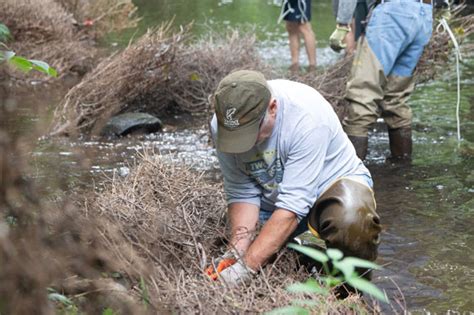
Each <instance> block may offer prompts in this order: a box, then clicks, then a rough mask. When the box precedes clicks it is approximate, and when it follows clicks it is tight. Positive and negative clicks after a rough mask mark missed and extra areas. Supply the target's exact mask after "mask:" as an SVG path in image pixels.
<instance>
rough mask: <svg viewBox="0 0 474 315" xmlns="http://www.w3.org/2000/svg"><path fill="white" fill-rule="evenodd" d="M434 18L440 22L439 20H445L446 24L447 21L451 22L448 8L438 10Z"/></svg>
mask: <svg viewBox="0 0 474 315" xmlns="http://www.w3.org/2000/svg"><path fill="white" fill-rule="evenodd" d="M436 16H437V21H438V22H440V21H441V19H445V20H446V22H448V23H449V21H450V20H451V17H452V15H451V10H450V8H449V7H447V8H442V9H439V10H438V12H437V13H436Z"/></svg>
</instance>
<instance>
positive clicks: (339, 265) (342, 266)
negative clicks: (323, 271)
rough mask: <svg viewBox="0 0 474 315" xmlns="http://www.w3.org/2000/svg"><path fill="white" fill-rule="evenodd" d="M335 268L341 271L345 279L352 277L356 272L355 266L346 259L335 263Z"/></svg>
mask: <svg viewBox="0 0 474 315" xmlns="http://www.w3.org/2000/svg"><path fill="white" fill-rule="evenodd" d="M333 266H334V268H336V269H337V270H339V271H341V272H342V273H343V274H344V277H345V278H348V277H351V276H352V274H353V273H354V270H355V267H354V265H352V264H350V263H349V262H347V261H346V259H343V260H341V261H335V262H333Z"/></svg>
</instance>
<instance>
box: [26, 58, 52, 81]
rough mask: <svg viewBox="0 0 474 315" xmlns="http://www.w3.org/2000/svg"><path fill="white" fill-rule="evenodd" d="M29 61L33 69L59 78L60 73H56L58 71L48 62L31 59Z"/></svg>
mask: <svg viewBox="0 0 474 315" xmlns="http://www.w3.org/2000/svg"><path fill="white" fill-rule="evenodd" d="M29 61H30V62H31V63H32V64H33V69H35V70H37V71H40V72H43V73H46V74H47V75H50V76H52V77H57V76H58V73H57V72H56V70H55V69H54V68H52V67H50V66H49V65H48V64H47V63H46V62H44V61H41V60H34V59H30V60H29Z"/></svg>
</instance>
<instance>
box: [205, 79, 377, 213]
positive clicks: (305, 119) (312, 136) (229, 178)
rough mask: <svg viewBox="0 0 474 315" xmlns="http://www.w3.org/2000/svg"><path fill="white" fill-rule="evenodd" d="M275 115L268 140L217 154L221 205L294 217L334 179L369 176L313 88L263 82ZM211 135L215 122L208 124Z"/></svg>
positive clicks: (328, 109) (295, 84)
mask: <svg viewBox="0 0 474 315" xmlns="http://www.w3.org/2000/svg"><path fill="white" fill-rule="evenodd" d="M268 84H269V86H270V88H271V90H272V96H273V97H275V98H276V100H277V104H278V112H277V117H276V121H275V126H274V128H273V131H272V134H271V136H270V137H269V138H268V139H266V140H265V141H264V142H263V143H260V144H256V145H255V146H254V147H253V148H252V149H250V150H249V151H247V152H244V153H239V154H229V153H223V152H219V151H217V157H218V159H219V163H220V167H221V170H222V173H223V176H224V188H225V192H226V197H227V203H228V204H231V203H234V202H246V203H250V204H254V205H256V206H258V207H259V208H261V209H264V210H267V211H273V210H274V209H276V208H282V209H286V210H289V211H291V212H294V213H295V214H296V215H297V216H298V218H299V219H301V218H303V217H305V216H306V215H308V213H309V210H310V209H311V207H312V205H313V204H314V202H315V201H316V199H317V198H318V196H319V195H320V194H321V192H323V191H324V189H325V188H326V187H327V186H328V185H329V184H330V183H332V182H333V181H334V180H336V179H338V178H340V177H345V176H352V175H361V176H364V175H365V176H367V177H368V178H370V173H369V171H368V170H367V168H366V167H365V166H364V164H363V163H362V161H361V160H360V159H359V158H358V157H357V156H356V153H355V149H354V147H353V146H352V144H351V142H350V140H349V138H348V137H347V135H346V134H345V133H344V131H343V130H342V127H341V124H340V122H339V119H338V117H337V115H336V113H335V112H334V110H333V108H332V107H331V105H330V104H329V103H328V102H327V101H326V100H325V99H324V98H323V97H322V96H321V94H319V93H318V92H317V91H316V90H315V89H313V88H311V87H309V86H307V85H304V84H301V83H297V82H293V81H288V80H272V81H268ZM211 134H212V137H213V138H214V139H215V138H216V136H217V135H216V134H217V119H216V116H215V115H214V117H213V119H212V121H211Z"/></svg>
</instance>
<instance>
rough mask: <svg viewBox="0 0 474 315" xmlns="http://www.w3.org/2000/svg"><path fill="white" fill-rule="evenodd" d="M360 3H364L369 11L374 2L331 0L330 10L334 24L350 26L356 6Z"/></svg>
mask: <svg viewBox="0 0 474 315" xmlns="http://www.w3.org/2000/svg"><path fill="white" fill-rule="evenodd" d="M360 2H366V3H367V8H369V9H370V8H371V7H372V6H373V5H375V0H332V9H333V12H334V15H335V16H336V22H337V23H340V24H350V23H351V21H352V17H353V16H354V10H355V8H356V5H357V3H360Z"/></svg>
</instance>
